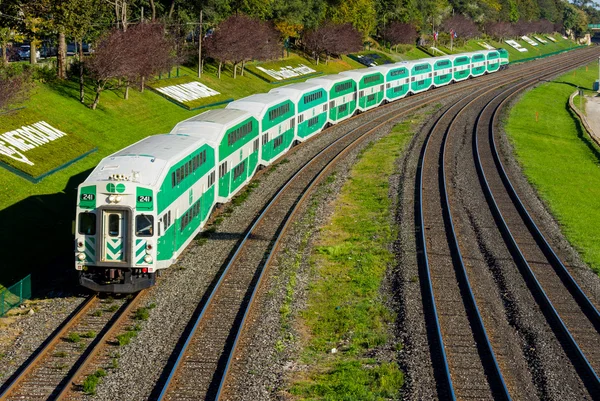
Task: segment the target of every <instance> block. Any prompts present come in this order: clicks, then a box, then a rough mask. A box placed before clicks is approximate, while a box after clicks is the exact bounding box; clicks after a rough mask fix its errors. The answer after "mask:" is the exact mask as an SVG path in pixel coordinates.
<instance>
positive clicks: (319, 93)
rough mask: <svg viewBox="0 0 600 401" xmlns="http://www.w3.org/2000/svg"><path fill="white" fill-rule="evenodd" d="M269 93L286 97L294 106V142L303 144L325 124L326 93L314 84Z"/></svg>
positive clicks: (293, 86) (304, 84) (290, 86)
mask: <svg viewBox="0 0 600 401" xmlns="http://www.w3.org/2000/svg"><path fill="white" fill-rule="evenodd" d="M269 93H279V94H283V95H287V96H289V97H290V99H292V101H293V102H294V104H295V106H296V133H295V135H296V136H295V140H296V141H298V142H303V141H305V140H307V139H308V138H310V137H312V136H313V135H315V134H317V133H319V131H321V130H322V129H323V127H325V124H327V104H328V97H327V92H326V91H325V89H323V87H322V86H321V85H317V84H315V83H308V82H303V83H297V84H291V85H285V86H281V87H279V88H275V89H271V90H270V91H269Z"/></svg>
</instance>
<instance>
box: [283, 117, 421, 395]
mask: <svg viewBox="0 0 600 401" xmlns="http://www.w3.org/2000/svg"><path fill="white" fill-rule="evenodd" d="M412 133H413V130H412V129H411V123H410V122H405V123H402V124H400V125H398V126H396V127H395V128H394V130H393V131H392V133H390V134H389V135H388V136H386V137H384V138H382V139H381V140H379V141H378V142H376V143H374V144H373V145H372V146H369V147H368V148H367V149H366V150H365V151H364V152H363V153H362V155H361V156H360V159H359V161H358V163H357V164H356V165H355V166H354V167H353V169H352V171H351V174H350V178H349V179H348V181H347V182H346V183H345V184H344V186H343V188H342V190H341V193H340V195H339V196H338V199H337V201H336V202H335V206H334V207H335V212H334V215H333V217H332V219H331V222H330V223H329V224H327V225H326V226H324V227H323V228H322V229H321V233H320V239H319V240H318V243H317V244H316V247H315V251H314V252H313V255H312V257H313V262H314V263H313V265H314V268H313V272H312V275H313V278H312V280H311V284H310V285H309V293H308V306H307V308H306V309H305V310H304V311H303V312H302V315H301V319H300V324H301V325H302V326H303V329H302V330H301V331H302V332H305V333H308V334H307V335H306V336H305V338H303V339H302V341H303V345H304V350H303V351H302V353H301V359H302V361H301V363H302V364H306V365H307V366H308V369H307V371H305V372H303V373H302V375H301V376H300V377H293V378H292V382H293V385H292V387H291V388H290V389H289V391H290V392H291V393H292V394H293V395H295V396H296V397H297V399H303V400H304V399H307V400H308V399H310V400H314V399H326V400H342V399H343V400H384V399H392V398H396V397H397V395H398V392H399V390H400V388H401V387H402V385H403V382H404V376H403V374H402V372H401V371H400V370H399V368H398V366H397V364H396V363H395V362H381V361H377V360H376V359H374V358H372V357H370V356H368V354H369V352H370V351H374V350H375V349H376V348H377V347H380V346H383V345H384V344H386V343H387V342H388V336H389V334H388V333H389V326H388V325H389V324H390V323H391V322H393V321H394V315H393V312H392V311H390V310H389V309H388V308H387V307H386V306H385V304H384V302H383V300H382V299H381V293H380V286H381V282H382V280H383V277H384V274H385V271H386V269H387V267H388V265H389V264H390V263H393V261H394V255H393V253H392V252H390V244H391V243H392V242H393V241H394V238H396V235H397V232H396V228H395V226H393V223H392V222H391V214H390V208H391V200H390V198H389V196H388V190H389V184H388V180H389V177H390V175H391V174H392V173H393V172H394V168H395V160H396V159H397V158H398V157H399V156H400V155H401V154H402V152H403V150H404V147H405V146H406V145H407V144H408V142H409V141H410V139H411V137H412ZM333 348H336V349H337V352H336V353H331V350H332V349H333Z"/></svg>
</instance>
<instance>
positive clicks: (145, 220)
mask: <svg viewBox="0 0 600 401" xmlns="http://www.w3.org/2000/svg"><path fill="white" fill-rule="evenodd" d="M153 231H154V216H150V215H147V214H141V215H139V216H137V217H136V218H135V235H136V236H138V237H151V236H152V233H153Z"/></svg>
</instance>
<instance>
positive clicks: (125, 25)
mask: <svg viewBox="0 0 600 401" xmlns="http://www.w3.org/2000/svg"><path fill="white" fill-rule="evenodd" d="M121 11H122V12H121V14H122V17H121V18H122V19H121V23H122V24H123V32H127V2H126V1H125V0H123V7H122V8H121Z"/></svg>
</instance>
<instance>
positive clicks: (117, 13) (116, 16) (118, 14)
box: [115, 0, 121, 29]
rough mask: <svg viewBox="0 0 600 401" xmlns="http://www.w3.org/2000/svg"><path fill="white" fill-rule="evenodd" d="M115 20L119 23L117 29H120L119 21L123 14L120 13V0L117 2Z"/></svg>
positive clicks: (116, 0)
mask: <svg viewBox="0 0 600 401" xmlns="http://www.w3.org/2000/svg"><path fill="white" fill-rule="evenodd" d="M115 18H116V21H117V29H119V21H120V20H121V12H120V11H119V0H115Z"/></svg>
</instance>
